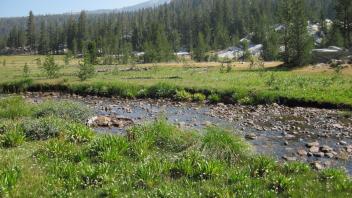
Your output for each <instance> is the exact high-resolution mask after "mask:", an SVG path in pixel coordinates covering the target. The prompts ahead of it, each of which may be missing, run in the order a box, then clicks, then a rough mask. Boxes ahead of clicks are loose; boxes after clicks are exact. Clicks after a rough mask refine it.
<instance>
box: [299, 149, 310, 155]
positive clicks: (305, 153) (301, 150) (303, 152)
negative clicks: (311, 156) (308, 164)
mask: <svg viewBox="0 0 352 198" xmlns="http://www.w3.org/2000/svg"><path fill="white" fill-rule="evenodd" d="M297 153H298V155H300V156H307V154H308V153H307V151H305V150H304V149H300V150H298V151H297Z"/></svg>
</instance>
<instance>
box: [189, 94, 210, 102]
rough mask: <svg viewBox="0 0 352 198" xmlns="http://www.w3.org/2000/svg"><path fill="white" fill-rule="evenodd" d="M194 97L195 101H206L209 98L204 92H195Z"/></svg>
mask: <svg viewBox="0 0 352 198" xmlns="http://www.w3.org/2000/svg"><path fill="white" fill-rule="evenodd" d="M192 99H193V101H196V102H204V101H205V100H206V99H207V97H206V96H205V95H204V94H202V93H195V94H194V95H193V97H192Z"/></svg>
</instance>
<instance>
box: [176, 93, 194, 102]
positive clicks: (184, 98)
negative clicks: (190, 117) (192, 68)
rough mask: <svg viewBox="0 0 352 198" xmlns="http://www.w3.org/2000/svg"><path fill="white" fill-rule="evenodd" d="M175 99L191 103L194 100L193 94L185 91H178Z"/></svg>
mask: <svg viewBox="0 0 352 198" xmlns="http://www.w3.org/2000/svg"><path fill="white" fill-rule="evenodd" d="M175 99H176V100H178V101H188V102H189V101H191V100H192V94H191V93H189V92H187V91H185V90H180V91H176V95H175Z"/></svg>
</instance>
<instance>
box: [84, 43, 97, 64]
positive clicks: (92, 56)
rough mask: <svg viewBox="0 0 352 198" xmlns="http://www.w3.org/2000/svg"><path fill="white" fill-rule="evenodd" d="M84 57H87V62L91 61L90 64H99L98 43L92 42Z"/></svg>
mask: <svg viewBox="0 0 352 198" xmlns="http://www.w3.org/2000/svg"><path fill="white" fill-rule="evenodd" d="M84 56H87V57H88V58H87V61H89V63H90V64H93V65H94V64H97V62H98V60H97V59H98V52H97V47H96V43H95V42H94V41H90V42H88V44H87V49H86V52H85V54H84Z"/></svg>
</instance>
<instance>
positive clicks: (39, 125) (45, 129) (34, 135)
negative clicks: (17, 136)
mask: <svg viewBox="0 0 352 198" xmlns="http://www.w3.org/2000/svg"><path fill="white" fill-rule="evenodd" d="M63 126H64V122H63V121H62V120H59V119H57V118H53V117H46V118H39V119H35V120H26V121H24V122H23V130H24V133H25V136H26V137H27V138H29V139H31V140H47V139H50V138H54V137H58V136H59V135H60V133H61V131H62V130H61V127H63Z"/></svg>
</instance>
